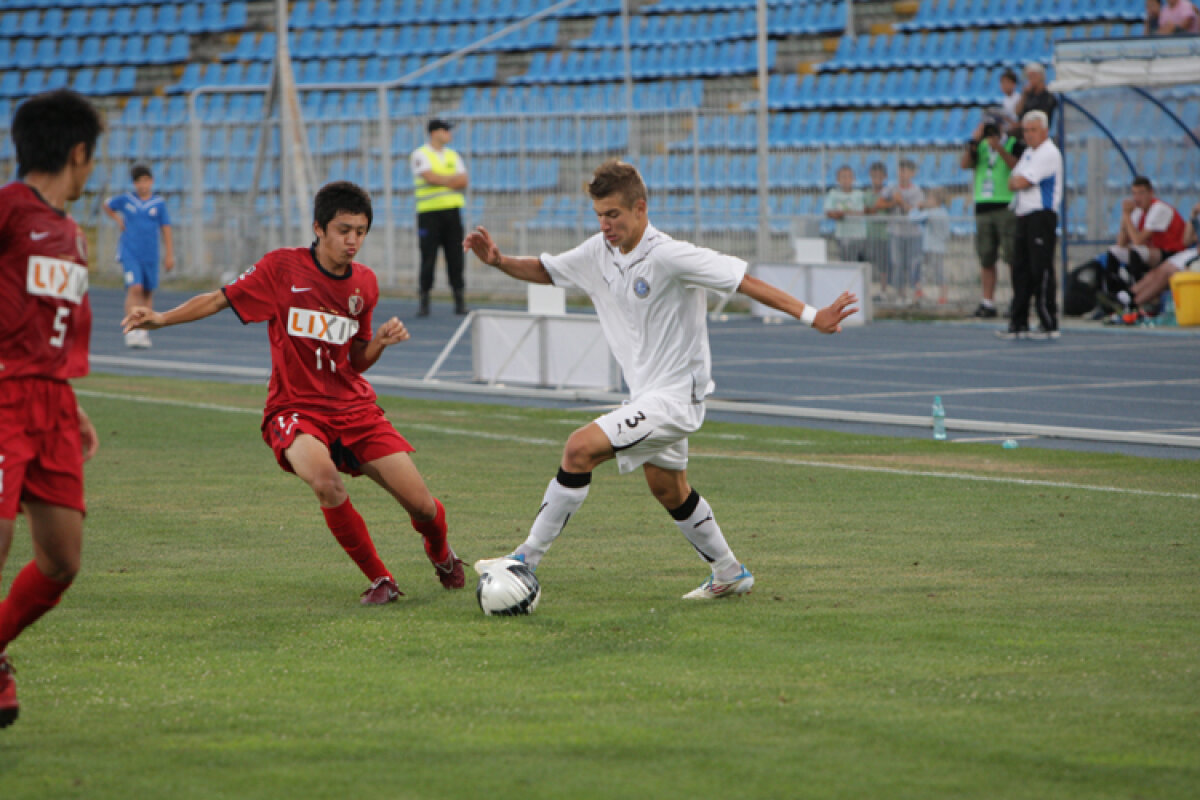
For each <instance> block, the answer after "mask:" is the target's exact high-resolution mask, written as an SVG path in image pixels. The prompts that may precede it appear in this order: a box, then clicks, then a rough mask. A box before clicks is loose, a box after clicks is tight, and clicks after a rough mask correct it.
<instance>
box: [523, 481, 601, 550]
mask: <svg viewBox="0 0 1200 800" xmlns="http://www.w3.org/2000/svg"><path fill="white" fill-rule="evenodd" d="M591 482H592V473H590V472H584V473H578V472H566V471H564V470H562V469H559V471H558V475H557V476H556V477H555V478H554V480H552V481H550V485H549V486H547V487H546V494H545V495H543V496H542V507H541V508H540V509H538V513H537V516H536V517H534V518H533V524H532V525H530V526H529V536H528V537H526V539H525V542H524V543H523V544H522V545H521V546H520V547H518V548H517V550H516V552H517V554H518V555H523V556H525V563H526V564H528V565H529V566H531V567H536V566H537V565H538V564H539V563H540V562H541V560H542V556H544V555H546V551H547V550H549V549H550V545H552V544H554V540H555V539H557V538H558V535H559V534H560V533H562V531H563V528H565V527H566V526H567V522H568V521H569V520H570V519H571V515H572V514H574V513H575V512H576V511H578V510H579V507H580V506H581V505H583V501H584V500H586V499H587V495H588V486H590V485H591Z"/></svg>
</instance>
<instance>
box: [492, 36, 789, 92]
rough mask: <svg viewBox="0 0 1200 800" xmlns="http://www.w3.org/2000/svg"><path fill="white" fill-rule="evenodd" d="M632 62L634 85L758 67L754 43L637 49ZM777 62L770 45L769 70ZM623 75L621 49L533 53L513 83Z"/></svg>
mask: <svg viewBox="0 0 1200 800" xmlns="http://www.w3.org/2000/svg"><path fill="white" fill-rule="evenodd" d="M630 60H631V61H632V72H633V77H634V79H635V80H653V79H656V78H682V77H689V76H707V77H716V76H721V75H739V74H742V75H744V74H746V73H750V72H754V71H755V70H756V69H757V68H758V57H757V51H756V50H755V44H754V42H753V41H738V42H721V43H719V44H718V43H714V42H708V43H705V44H692V45H687V44H685V45H672V46H667V47H658V48H638V49H637V50H634V51H632V52H631V55H630ZM774 61H775V42H771V43H770V45H769V49H768V53H767V65H768V68H769V67H770V65H771V64H773V63H774ZM624 75H625V62H624V56H623V54H622V53H621V51H620V50H582V51H581V50H569V51H567V52H565V53H545V52H538V53H534V54H533V60H532V61H531V62H530V64H529V69H528V70H527V71H526V72H525V74H524V75H518V76H516V77H514V78H510V79H509V80H510V81H511V82H512V83H518V84H521V83H593V82H597V81H615V80H620V79H621V78H622V77H624Z"/></svg>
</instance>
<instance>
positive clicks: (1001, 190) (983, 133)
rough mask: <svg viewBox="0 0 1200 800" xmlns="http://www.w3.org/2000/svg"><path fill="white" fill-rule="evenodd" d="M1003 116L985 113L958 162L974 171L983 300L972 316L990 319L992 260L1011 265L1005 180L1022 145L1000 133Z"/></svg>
mask: <svg viewBox="0 0 1200 800" xmlns="http://www.w3.org/2000/svg"><path fill="white" fill-rule="evenodd" d="M1003 127H1004V122H1003V117H1002V116H1001V114H1000V113H998V112H991V111H990V112H988V113H987V114H985V115H984V118H983V121H982V122H980V123H979V125H978V126H977V127H976V128H975V132H974V133H973V134H972V135H971V138H970V140H969V141H968V142H967V144H966V147H965V148H964V149H963V153H962V157H961V159H960V160H959V164H960V166H962V168H963V169H969V170H974V172H975V181H974V186H975V253H976V254H977V255H978V256H979V269H980V282H981V283H982V285H983V299H982V300H981V301H980V303H979V307H978V308H976V309H975V312H974V314H973V316H975V317H979V318H981V319H993V318H995V317H996V316H998V312H997V311H996V257H997V256H998V255H1000V256H1003V258H1004V263H1006V264H1008V265H1009V266H1010V267H1011V266H1012V248H1013V237H1014V236H1015V235H1016V218H1015V217H1014V216H1013V212H1012V210H1011V209H1010V208H1009V206H1010V204H1011V203H1012V199H1013V192H1012V190H1011V189H1009V188H1008V178H1009V175H1010V174H1011V173H1012V168H1013V167H1014V166H1016V164H1017V161H1018V159H1020V157H1021V153H1023V152H1024V151H1025V145H1024V144H1023V143H1022V142H1021V141H1019V140H1018V139H1017V138H1016V137H1015V136H1010V135H1008V134H1006V133H1003V132H1002V129H1003Z"/></svg>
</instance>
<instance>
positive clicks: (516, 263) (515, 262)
mask: <svg viewBox="0 0 1200 800" xmlns="http://www.w3.org/2000/svg"><path fill="white" fill-rule="evenodd" d="M463 250H470V251H471V252H472V253H474V254H475V257H476V258H478V259H479V260H480V261H482V262H483V263H485V264H487V265H488V266H489V267H495V268H496V269H498V270H500V271H501V272H503V273H505V274H506V275H510V276H512V277H514V278H516V279H517V280H520V281H528V282H529V283H545V284H549V283H553V281H551V280H550V273H549V272H547V271H546V268H545V267H544V266H542V261H541V259H539V258H532V257H526V258H518V257H514V256H506V255H504V254H502V253H501V252H500V248H499V247H497V246H496V243H495V242H494V241H492V235H491V234H490V233H488V232H487V228H485V227H483V226H482V225H480V226H479V227H477V228H476V229H475V230H473V231H471V232H470V233H468V234H467V237H466V238H465V239H463Z"/></svg>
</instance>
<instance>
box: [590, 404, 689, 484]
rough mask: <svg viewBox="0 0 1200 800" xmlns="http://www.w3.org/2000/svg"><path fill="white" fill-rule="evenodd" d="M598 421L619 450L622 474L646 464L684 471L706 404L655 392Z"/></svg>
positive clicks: (610, 441)
mask: <svg viewBox="0 0 1200 800" xmlns="http://www.w3.org/2000/svg"><path fill="white" fill-rule="evenodd" d="M594 421H595V423H596V424H597V425H599V426H600V430H602V431H604V435H605V436H607V437H608V441H609V443H611V444H612V446H613V450H615V451H616V454H617V468H618V469H619V470H620V472H621V474H622V475H623V474H625V473H626V472H633V470H635V469H637V468H638V467H640V466H642V465H643V464H653V465H654V466H656V467H662V468H663V469H672V470H684V469H687V463H688V443H687V437H688V435H689V434H692V433H695V432H696V431H697V430H699V429H700V425H701V424H702V423H703V422H704V404H703V403H691V402H688V401H686V400H678V399H676V398H675V397H673V396H670V395H665V394H657V393H653V392H652V393H649V394H644V395H642V396H640V397H634V398H632V399H631V400H629V401H628V402H626V403H625V404H624V405H622V406H621V407H620V408H618V409H616V410H614V411H610V412H608V413H607V414H605V415H604V416H602V417H598V418H597V419H596V420H594Z"/></svg>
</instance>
